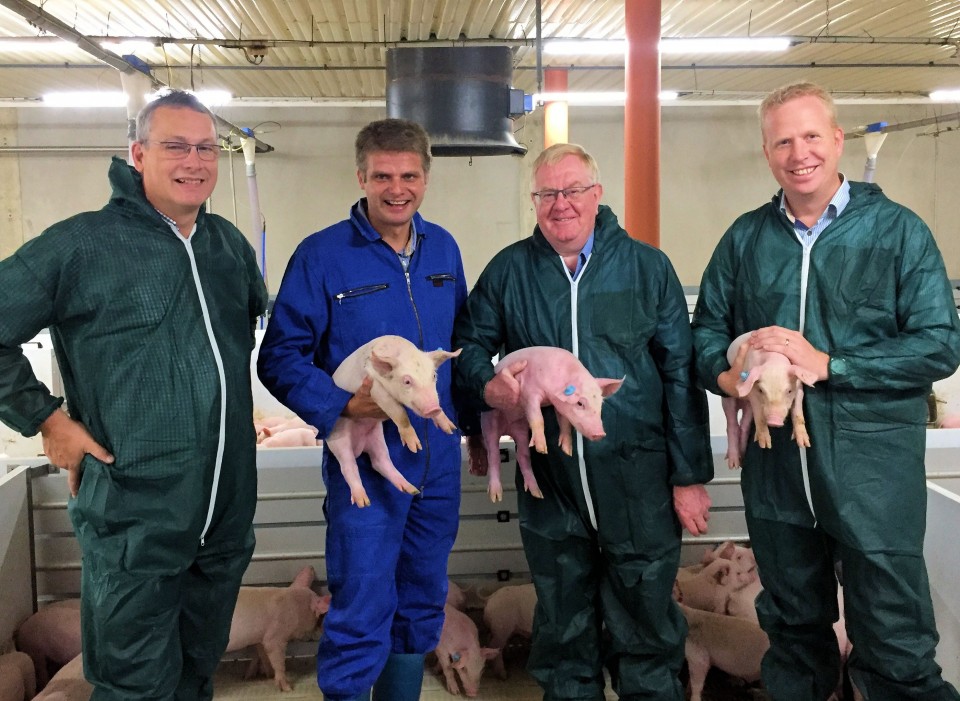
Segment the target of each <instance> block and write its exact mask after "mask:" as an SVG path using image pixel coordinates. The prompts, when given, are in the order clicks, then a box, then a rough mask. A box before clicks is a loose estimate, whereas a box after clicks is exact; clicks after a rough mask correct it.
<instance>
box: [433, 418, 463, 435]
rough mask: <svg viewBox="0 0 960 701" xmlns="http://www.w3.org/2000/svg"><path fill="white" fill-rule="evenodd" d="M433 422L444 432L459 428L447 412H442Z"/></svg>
mask: <svg viewBox="0 0 960 701" xmlns="http://www.w3.org/2000/svg"><path fill="white" fill-rule="evenodd" d="M433 424H434V425H435V426H436V427H437V428H439V429H440V430H441V431H443V432H444V433H453V432H454V431H456V430H457V426H456V424H454V423H453V421H451V420H450V419H448V418H447V416H446V414H440V416H436V417H434V419H433Z"/></svg>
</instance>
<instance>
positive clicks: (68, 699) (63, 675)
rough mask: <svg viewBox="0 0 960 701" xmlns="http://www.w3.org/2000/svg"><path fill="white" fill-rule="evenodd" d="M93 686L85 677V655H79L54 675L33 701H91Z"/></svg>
mask: <svg viewBox="0 0 960 701" xmlns="http://www.w3.org/2000/svg"><path fill="white" fill-rule="evenodd" d="M92 695H93V685H92V684H91V683H90V682H88V681H87V680H86V678H85V677H84V676H83V655H77V656H76V657H74V658H73V659H72V660H70V661H69V662H68V663H67V664H65V665H64V666H63V668H62V669H61V670H60V671H59V672H57V673H56V674H55V675H53V678H51V679H50V683H49V684H47V686H46V687H45V688H44V690H43V691H41V692H40V693H39V694H37V695H36V696H34V697H33V701H90V696H92Z"/></svg>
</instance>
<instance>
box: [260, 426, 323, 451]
mask: <svg viewBox="0 0 960 701" xmlns="http://www.w3.org/2000/svg"><path fill="white" fill-rule="evenodd" d="M257 445H258V446H259V447H261V448H300V447H306V446H316V445H317V429H315V428H314V427H313V426H304V427H299V428H288V429H286V430H284V431H280V432H278V433H271V434H270V435H267V436H265V437H264V438H263V439H262V440H261V441H260V442H259V443H258V444H257Z"/></svg>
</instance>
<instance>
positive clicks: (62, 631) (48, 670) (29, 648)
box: [14, 599, 81, 691]
mask: <svg viewBox="0 0 960 701" xmlns="http://www.w3.org/2000/svg"><path fill="white" fill-rule="evenodd" d="M14 637H15V640H16V645H17V649H18V650H22V651H23V652H25V653H27V654H28V655H30V659H32V660H33V666H34V668H35V669H36V672H37V690H38V691H39V690H42V689H43V687H44V686H46V684H47V680H48V679H50V675H51V674H53V673H55V672H56V671H57V670H58V669H60V668H61V667H62V666H63V665H65V664H67V662H69V661H70V660H72V659H73V658H74V657H76V656H77V655H79V654H80V652H81V642H80V600H79V599H65V600H63V601H58V602H56V603H53V604H48V605H47V606H44V607H43V608H42V609H40V610H39V611H37V612H36V613H35V614H33V615H32V616H30V617H29V618H27V619H26V620H25V621H24V622H23V623H21V624H20V626H19V627H18V628H17V631H16V634H15V636H14Z"/></svg>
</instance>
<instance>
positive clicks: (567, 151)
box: [530, 144, 600, 190]
mask: <svg viewBox="0 0 960 701" xmlns="http://www.w3.org/2000/svg"><path fill="white" fill-rule="evenodd" d="M567 156H576V157H577V158H579V159H580V162H581V163H583V165H585V166H586V167H587V170H588V171H589V173H590V178H591V179H592V180H593V182H594V183H598V182H600V168H599V167H598V166H597V162H596V161H595V160H594V158H593V156H591V155H590V154H589V153H587V151H586V149H584V148H583V146H580V145H579V144H554V145H553V146H550V147H548V148H545V149H544V150H543V151H542V152H541V153H540V155H539V156H537V160H535V161H534V162H533V169H532V170H531V173H532V175H531V176H530V189H531V190H532V189H533V188H535V187H536V186H537V182H536V180H537V171H538V170H540V169H541V168H542V167H543V166H552V165H556V164H557V163H559V162H560V161H562V160H563V159H564V158H566V157H567Z"/></svg>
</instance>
